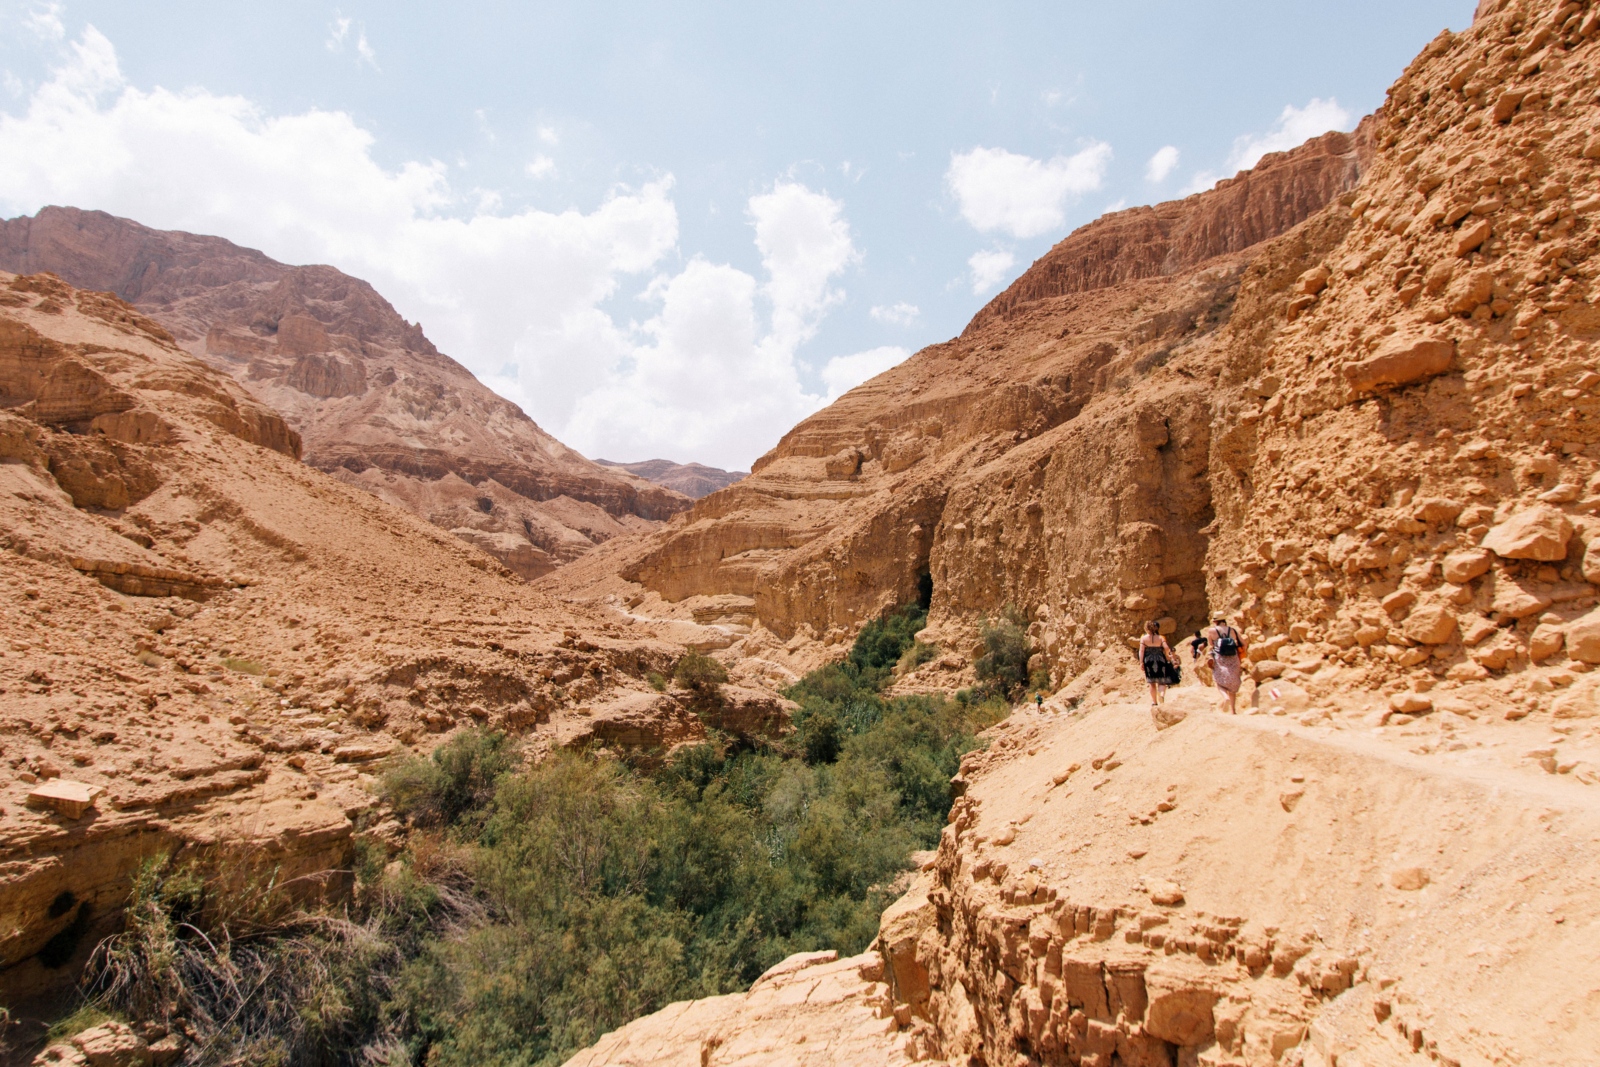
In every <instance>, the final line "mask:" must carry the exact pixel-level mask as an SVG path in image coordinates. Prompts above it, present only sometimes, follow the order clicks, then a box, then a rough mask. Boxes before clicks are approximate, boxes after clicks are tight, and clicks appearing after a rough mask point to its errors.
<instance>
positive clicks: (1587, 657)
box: [1567, 608, 1600, 663]
mask: <svg viewBox="0 0 1600 1067" xmlns="http://www.w3.org/2000/svg"><path fill="white" fill-rule="evenodd" d="M1567 655H1569V656H1571V657H1572V658H1573V659H1575V660H1581V661H1583V662H1584V663H1600V608H1596V609H1594V610H1593V611H1590V612H1589V613H1588V614H1587V615H1583V616H1581V617H1579V618H1577V619H1575V620H1573V621H1572V622H1570V623H1568V624H1567Z"/></svg>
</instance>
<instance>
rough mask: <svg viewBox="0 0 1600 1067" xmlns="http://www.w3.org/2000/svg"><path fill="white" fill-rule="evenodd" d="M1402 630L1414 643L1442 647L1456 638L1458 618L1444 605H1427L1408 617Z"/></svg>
mask: <svg viewBox="0 0 1600 1067" xmlns="http://www.w3.org/2000/svg"><path fill="white" fill-rule="evenodd" d="M1401 629H1402V630H1403V632H1404V633H1405V635H1406V636H1407V637H1409V638H1410V639H1411V640H1413V641H1416V642H1419V643H1421V644H1424V645H1442V644H1444V643H1445V642H1446V641H1449V640H1450V639H1451V638H1452V637H1454V636H1455V632H1456V617H1455V615H1454V614H1452V613H1451V611H1450V609H1448V608H1446V607H1444V606H1443V605H1442V604H1427V605H1424V606H1423V607H1420V608H1418V609H1417V610H1415V611H1413V612H1412V613H1411V614H1410V615H1408V616H1406V621H1405V624H1404V625H1403V626H1402V628H1401Z"/></svg>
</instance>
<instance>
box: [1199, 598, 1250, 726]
mask: <svg viewBox="0 0 1600 1067" xmlns="http://www.w3.org/2000/svg"><path fill="white" fill-rule="evenodd" d="M1205 638H1206V644H1207V645H1208V646H1209V647H1210V649H1211V677H1212V680H1213V681H1214V682H1215V683H1216V686H1217V688H1218V689H1220V690H1222V693H1223V695H1224V696H1225V697H1226V698H1227V706H1228V714H1230V715H1237V714H1239V706H1238V699H1239V685H1240V682H1241V681H1242V680H1243V678H1244V671H1243V669H1242V663H1243V658H1244V654H1245V652H1247V651H1248V645H1247V643H1246V641H1245V639H1244V634H1242V633H1240V632H1239V631H1238V630H1236V629H1234V628H1233V627H1232V626H1229V625H1228V620H1227V619H1225V618H1223V617H1222V616H1220V615H1219V616H1217V617H1216V618H1215V619H1214V620H1212V623H1211V626H1210V627H1208V628H1207V629H1206V631H1205Z"/></svg>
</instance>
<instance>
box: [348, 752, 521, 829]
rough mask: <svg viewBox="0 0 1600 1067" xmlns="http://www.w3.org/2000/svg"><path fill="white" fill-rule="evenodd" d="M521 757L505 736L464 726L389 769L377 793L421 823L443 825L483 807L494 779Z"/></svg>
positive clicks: (400, 811)
mask: <svg viewBox="0 0 1600 1067" xmlns="http://www.w3.org/2000/svg"><path fill="white" fill-rule="evenodd" d="M521 760H522V755H521V753H520V752H519V751H517V750H516V749H515V747H514V746H512V745H511V744H510V743H509V741H508V740H507V738H506V736H505V734H502V733H498V732H494V731H489V730H478V729H472V730H464V731H462V732H461V733H458V734H456V735H455V736H454V737H452V738H451V739H450V740H449V741H447V742H445V743H444V744H442V745H440V746H439V747H438V748H436V749H434V750H433V755H432V756H431V757H429V758H427V759H420V758H416V757H412V758H409V759H405V760H402V761H401V762H399V763H397V764H395V765H393V766H391V767H389V768H388V769H387V770H386V771H385V772H384V774H383V777H382V779H381V782H380V785H379V795H380V796H381V797H383V799H384V800H386V801H387V802H388V803H389V805H390V806H391V807H393V808H394V810H395V811H397V812H399V813H400V814H402V815H405V816H407V817H409V818H410V819H411V821H412V822H414V823H416V824H418V825H420V826H443V825H446V824H449V823H453V822H455V821H456V820H458V819H460V818H461V817H462V816H463V815H465V814H466V813H467V812H469V811H476V810H478V809H480V808H482V807H483V806H484V805H486V804H487V803H488V802H489V800H490V799H491V798H492V797H493V796H494V786H495V781H496V780H497V779H498V778H499V777H500V776H501V775H502V774H505V773H506V772H507V771H509V770H511V769H512V768H514V767H515V766H517V764H518V763H520V762H521Z"/></svg>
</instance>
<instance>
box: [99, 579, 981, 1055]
mask: <svg viewBox="0 0 1600 1067" xmlns="http://www.w3.org/2000/svg"><path fill="white" fill-rule="evenodd" d="M925 618H926V617H925V615H924V613H923V612H922V610H921V609H919V608H916V607H910V608H905V609H901V610H900V611H897V612H894V613H891V614H890V615H887V616H885V617H884V618H882V619H880V620H877V621H875V622H873V623H871V624H869V625H868V626H867V627H866V628H865V629H864V630H863V631H862V634H861V636H860V639H859V640H858V641H857V642H856V644H855V646H854V647H853V648H852V649H851V651H850V654H849V656H848V657H847V658H845V659H844V660H842V661H840V662H839V663H836V664H833V665H830V666H827V667H824V668H823V669H821V670H818V671H815V672H813V673H811V674H810V675H808V676H806V678H804V679H803V680H802V681H801V682H800V683H799V684H797V685H796V686H795V687H794V688H793V689H792V690H791V692H790V694H789V695H790V696H791V697H792V698H793V699H794V700H795V701H796V702H797V703H798V704H799V711H798V712H797V713H796V715H795V717H794V724H795V727H796V728H795V730H794V731H793V732H792V733H790V734H789V735H788V736H786V737H785V738H783V739H781V740H776V741H765V742H763V741H759V740H757V741H752V740H750V739H730V738H722V737H713V738H712V739H711V741H710V742H709V743H707V744H703V745H699V746H695V747H693V748H689V749H687V750H681V751H679V752H678V753H676V754H674V755H673V756H672V757H671V758H669V759H666V760H661V759H659V758H657V759H655V760H653V761H648V762H644V761H641V762H640V763H639V765H638V766H630V765H629V764H627V763H624V762H619V761H617V760H613V759H601V758H594V757H591V756H586V755H576V754H561V755H557V756H554V757H551V758H549V759H546V760H543V761H542V762H539V763H537V764H533V765H529V764H526V763H524V761H523V760H522V758H521V754H520V752H519V751H518V750H517V748H516V746H515V744H514V742H512V741H511V740H510V739H508V738H506V737H504V736H502V735H499V734H494V733H489V732H481V731H477V732H467V733H463V734H460V735H458V736H456V737H455V738H454V739H452V740H451V741H450V742H449V743H447V744H446V745H444V746H443V747H441V748H440V749H438V750H437V751H435V752H434V753H433V755H432V756H431V758H429V759H425V760H423V759H414V760H410V761H407V762H404V763H401V764H398V765H397V766H394V767H392V768H390V769H389V770H388V772H387V773H386V774H385V776H384V778H383V792H384V796H385V799H386V800H387V801H388V803H389V804H390V806H391V807H393V808H394V809H395V810H396V811H397V812H399V813H401V814H402V815H404V816H405V817H406V819H407V820H408V821H409V823H410V825H411V826H412V828H413V829H412V833H411V835H410V838H409V842H408V844H407V847H406V848H405V849H404V850H403V851H402V852H401V853H400V854H399V855H398V856H397V857H395V858H393V859H390V858H389V857H388V856H387V855H386V854H385V853H384V852H383V851H382V850H381V848H379V847H377V846H371V847H369V848H368V850H367V851H366V853H365V854H364V856H363V861H362V863H361V864H360V866H359V869H358V870H357V872H356V878H357V887H356V893H355V898H354V903H353V905H352V906H350V907H349V908H347V909H344V910H341V911H340V912H339V913H338V914H337V915H335V914H331V913H325V912H324V913H317V914H306V913H305V912H304V911H303V910H300V909H291V908H288V907H286V906H285V904H284V901H285V900H286V899H287V898H286V896H285V894H283V893H282V892H281V890H280V889H279V888H278V887H276V886H275V884H274V883H273V881H272V877H271V872H270V871H266V870H260V871H256V872H254V874H253V875H250V876H246V875H242V874H240V873H239V868H237V867H235V868H234V869H233V872H234V873H233V874H232V875H231V876H230V879H231V880H230V881H229V883H228V884H224V883H223V882H222V881H220V880H219V879H218V878H217V877H216V876H211V877H209V878H207V877H202V876H201V875H200V874H199V873H198V871H199V869H198V868H196V867H194V866H175V865H172V864H170V863H156V864H152V865H151V866H150V867H149V868H148V869H147V870H146V872H145V873H144V875H143V876H142V877H141V879H140V883H139V886H138V887H137V890H136V894H135V900H134V903H133V906H132V908H131V910H130V912H129V922H128V925H127V929H126V931H125V932H124V933H123V934H121V935H119V936H118V937H117V938H114V939H111V940H109V941H108V942H106V943H104V944H103V945H102V946H101V948H100V950H99V951H98V953H97V956H96V962H95V966H94V967H93V968H92V969H91V980H90V984H89V986H88V990H89V1006H90V1007H92V1008H93V1009H95V1010H104V1011H111V1012H113V1013H119V1014H122V1015H125V1016H129V1017H134V1018H138V1019H158V1020H171V1019H179V1018H181V1019H183V1020H185V1021H186V1023H187V1025H188V1026H189V1028H190V1029H191V1030H192V1031H193V1032H194V1033H195V1034H196V1035H197V1036H199V1037H200V1038H201V1039H202V1040H203V1041H205V1042H206V1043H208V1045H209V1046H210V1047H209V1049H208V1051H207V1053H206V1057H205V1058H206V1059H207V1060H211V1061H217V1062H221V1061H228V1060H238V1059H242V1060H243V1061H246V1062H282V1063H291V1062H292V1063H354V1062H365V1063H372V1062H384V1063H395V1064H399V1063H422V1062H426V1063H428V1064H437V1065H449V1064H474V1065H477V1064H505V1065H523V1064H526V1065H534V1064H554V1063H560V1062H561V1061H562V1060H563V1059H565V1058H566V1057H567V1056H568V1055H570V1054H571V1053H572V1052H574V1051H576V1050H577V1049H579V1048H581V1047H583V1046H585V1045H587V1044H590V1043H591V1042H593V1041H594V1040H595V1039H596V1038H598V1037H599V1036H600V1035H601V1034H602V1033H604V1032H606V1031H607V1030H610V1029H612V1028H614V1027H616V1026H618V1025H620V1024H622V1023H624V1022H626V1021H628V1020H629V1019H632V1018H635V1017H637V1016H639V1015H642V1014H645V1013H648V1012H650V1011H653V1010H655V1009H657V1008H659V1007H661V1006H663V1005H664V1004H667V1003H669V1002H671V1001H673V1000H679V999H684V998H688V997H700V996H709V995H714V994H718V993H724V992H729V991H733V990H737V989H742V988H744V987H745V986H747V985H748V984H749V983H750V982H751V981H752V980H754V979H755V978H756V977H757V976H758V975H760V973H761V972H762V971H763V970H765V969H766V968H767V967H770V966H771V965H772V964H774V963H776V962H778V961H779V960H781V959H783V958H784V957H785V956H787V955H789V954H790V953H793V952H797V951H804V950H810V949H819V948H837V949H838V950H839V951H840V952H842V953H854V952H859V951H861V950H862V949H864V948H865V947H866V946H867V945H868V944H869V943H870V941H871V939H872V938H873V936H874V935H875V933H876V930H877V923H878V916H879V914H880V912H881V911H882V909H883V907H884V906H885V905H886V904H887V903H888V901H889V900H890V899H891V898H892V896H893V895H894V893H895V892H896V889H895V884H896V880H897V878H898V877H899V876H900V875H901V872H903V871H904V870H906V869H907V867H908V856H909V853H910V852H912V851H913V850H915V849H918V848H926V847H931V846H932V845H933V844H934V843H935V842H936V841H937V837H938V833H939V828H940V827H941V825H942V824H943V821H944V819H945V816H946V814H947V813H948V810H949V805H950V793H949V779H950V777H951V776H952V775H953V774H954V773H955V771H956V768H957V764H958V761H959V759H960V756H961V754H962V753H963V752H965V751H966V750H968V749H970V748H972V747H973V746H974V744H975V742H974V737H973V735H974V733H975V732H976V731H977V730H978V729H981V728H982V727H983V726H984V725H987V724H988V723H989V722H991V721H993V719H994V718H996V717H998V715H999V714H1002V713H1003V712H1004V705H1003V704H1002V703H1000V702H998V701H990V702H988V703H984V702H981V701H978V700H974V699H970V698H968V699H963V700H960V701H952V700H945V699H943V698H938V697H910V698H894V699H889V698H886V697H884V696H883V694H882V690H883V688H884V686H885V684H886V682H887V681H888V680H889V678H890V677H891V676H892V674H893V671H894V668H895V666H896V665H897V664H900V663H901V662H902V661H904V662H906V663H908V664H914V663H916V662H921V661H922V660H924V659H926V658H927V655H929V654H930V653H931V650H929V649H927V648H926V647H925V646H919V645H917V644H916V643H915V642H914V640H913V637H912V635H913V634H915V633H916V632H917V631H918V630H920V629H921V628H922V626H923V623H924V621H925ZM684 659H685V662H684V663H683V664H680V668H679V670H678V671H676V672H675V679H676V680H677V681H678V682H679V684H680V685H682V686H683V687H684V688H685V689H687V690H689V691H690V692H691V693H694V694H696V697H695V699H701V698H704V699H711V698H713V697H714V694H715V691H716V688H717V686H718V685H719V684H720V682H721V681H722V680H725V677H726V676H725V675H722V674H721V673H720V672H721V668H720V666H718V665H716V664H715V662H714V661H712V660H710V659H708V658H707V657H704V656H695V657H693V658H691V657H690V656H685V657H684ZM647 768H648V769H647ZM241 879H242V881H241Z"/></svg>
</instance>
